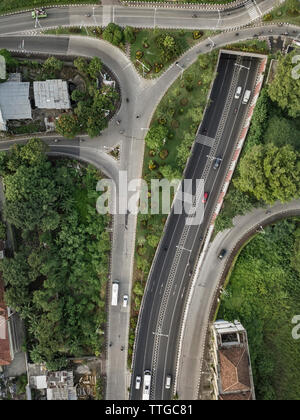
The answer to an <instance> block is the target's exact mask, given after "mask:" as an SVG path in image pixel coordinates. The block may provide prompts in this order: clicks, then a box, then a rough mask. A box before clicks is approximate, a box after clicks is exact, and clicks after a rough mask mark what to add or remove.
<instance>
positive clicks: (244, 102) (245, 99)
mask: <svg viewBox="0 0 300 420" xmlns="http://www.w3.org/2000/svg"><path fill="white" fill-rule="evenodd" d="M250 96H251V90H246V92H245V95H244V97H243V104H247V103H248V101H249V99H250Z"/></svg>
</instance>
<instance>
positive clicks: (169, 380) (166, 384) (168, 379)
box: [165, 375, 172, 389]
mask: <svg viewBox="0 0 300 420" xmlns="http://www.w3.org/2000/svg"><path fill="white" fill-rule="evenodd" d="M171 382H172V376H171V375H167V377H166V383H165V388H166V389H170V388H171Z"/></svg>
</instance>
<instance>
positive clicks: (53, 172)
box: [0, 139, 110, 369]
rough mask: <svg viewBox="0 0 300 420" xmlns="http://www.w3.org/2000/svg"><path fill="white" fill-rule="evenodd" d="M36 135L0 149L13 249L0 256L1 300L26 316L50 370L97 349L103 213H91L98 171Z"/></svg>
mask: <svg viewBox="0 0 300 420" xmlns="http://www.w3.org/2000/svg"><path fill="white" fill-rule="evenodd" d="M46 150H47V146H46V145H45V144H44V143H43V142H42V141H41V140H38V139H32V140H30V141H29V142H28V143H27V144H26V145H25V146H19V145H15V146H14V147H13V148H12V149H11V151H10V152H9V153H7V154H6V153H5V152H2V153H1V154H0V173H1V175H2V176H3V178H4V184H5V196H6V205H5V217H6V220H7V221H8V222H9V223H11V224H12V225H13V226H15V228H16V229H15V231H16V236H17V244H18V248H17V250H16V252H15V254H14V256H13V257H12V258H6V259H4V260H3V262H2V265H1V270H2V271H3V277H4V281H5V286H6V292H5V300H6V303H7V304H8V305H9V306H10V307H11V308H13V309H14V310H16V311H17V312H19V314H20V315H21V317H22V318H23V319H24V320H25V323H26V326H27V331H28V339H27V348H28V350H29V354H30V357H31V358H32V360H33V361H35V362H41V361H46V362H47V365H48V367H49V368H50V369H51V368H53V369H56V368H59V367H61V366H63V365H65V363H66V361H65V357H66V356H80V355H84V354H98V353H99V352H100V351H101V346H102V343H103V334H104V332H103V330H104V325H105V321H106V314H105V290H106V282H107V277H108V263H109V250H110V238H109V234H108V232H107V226H108V223H109V219H108V217H107V216H103V215H100V214H98V213H97V212H96V201H97V197H98V193H97V192H96V184H97V181H98V179H99V178H100V175H99V173H97V171H96V170H94V169H93V168H91V167H87V168H86V167H84V166H82V165H78V163H77V162H73V161H70V160H55V161H53V160H51V161H50V160H49V159H48V158H47V155H46V154H45V152H46Z"/></svg>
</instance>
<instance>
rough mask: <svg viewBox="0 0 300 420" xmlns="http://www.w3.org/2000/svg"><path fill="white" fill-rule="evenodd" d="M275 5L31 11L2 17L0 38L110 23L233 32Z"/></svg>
mask: <svg viewBox="0 0 300 420" xmlns="http://www.w3.org/2000/svg"><path fill="white" fill-rule="evenodd" d="M282 1H283V0H280V2H282ZM276 4H278V1H276V0H257V1H253V0H246V1H241V2H240V4H238V5H236V6H234V7H232V8H231V7H230V6H229V7H228V8H226V9H224V10H222V8H221V7H220V10H206V8H205V7H199V9H197V10H194V9H186V8H176V7H174V8H172V7H169V8H161V7H149V6H148V7H147V6H139V7H128V6H127V7H126V6H122V5H118V6H114V5H103V6H78V7H73V6H69V7H57V8H49V9H48V8H46V9H45V10H46V12H47V18H45V19H44V18H40V19H33V18H32V11H28V12H24V13H22V12H19V13H16V14H13V15H8V16H1V17H0V35H4V34H12V33H20V32H28V31H34V30H42V29H43V28H51V27H53V28H54V27H59V26H107V25H108V24H109V23H110V22H113V23H116V24H118V25H120V26H123V27H124V26H127V25H128V26H134V27H138V28H155V27H157V28H165V29H167V28H174V29H214V30H225V29H234V28H239V27H242V26H245V25H248V24H249V23H250V22H252V21H255V20H257V19H259V18H261V17H262V16H263V15H264V14H266V13H267V12H268V11H269V10H271V9H272V8H273V7H274V6H275V5H276Z"/></svg>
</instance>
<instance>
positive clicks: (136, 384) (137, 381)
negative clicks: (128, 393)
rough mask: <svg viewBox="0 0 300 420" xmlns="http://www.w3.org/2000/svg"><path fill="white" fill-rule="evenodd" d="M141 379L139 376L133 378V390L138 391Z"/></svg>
mask: <svg viewBox="0 0 300 420" xmlns="http://www.w3.org/2000/svg"><path fill="white" fill-rule="evenodd" d="M141 382H142V378H141V377H140V376H137V377H136V378H135V389H140V387H141Z"/></svg>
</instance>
